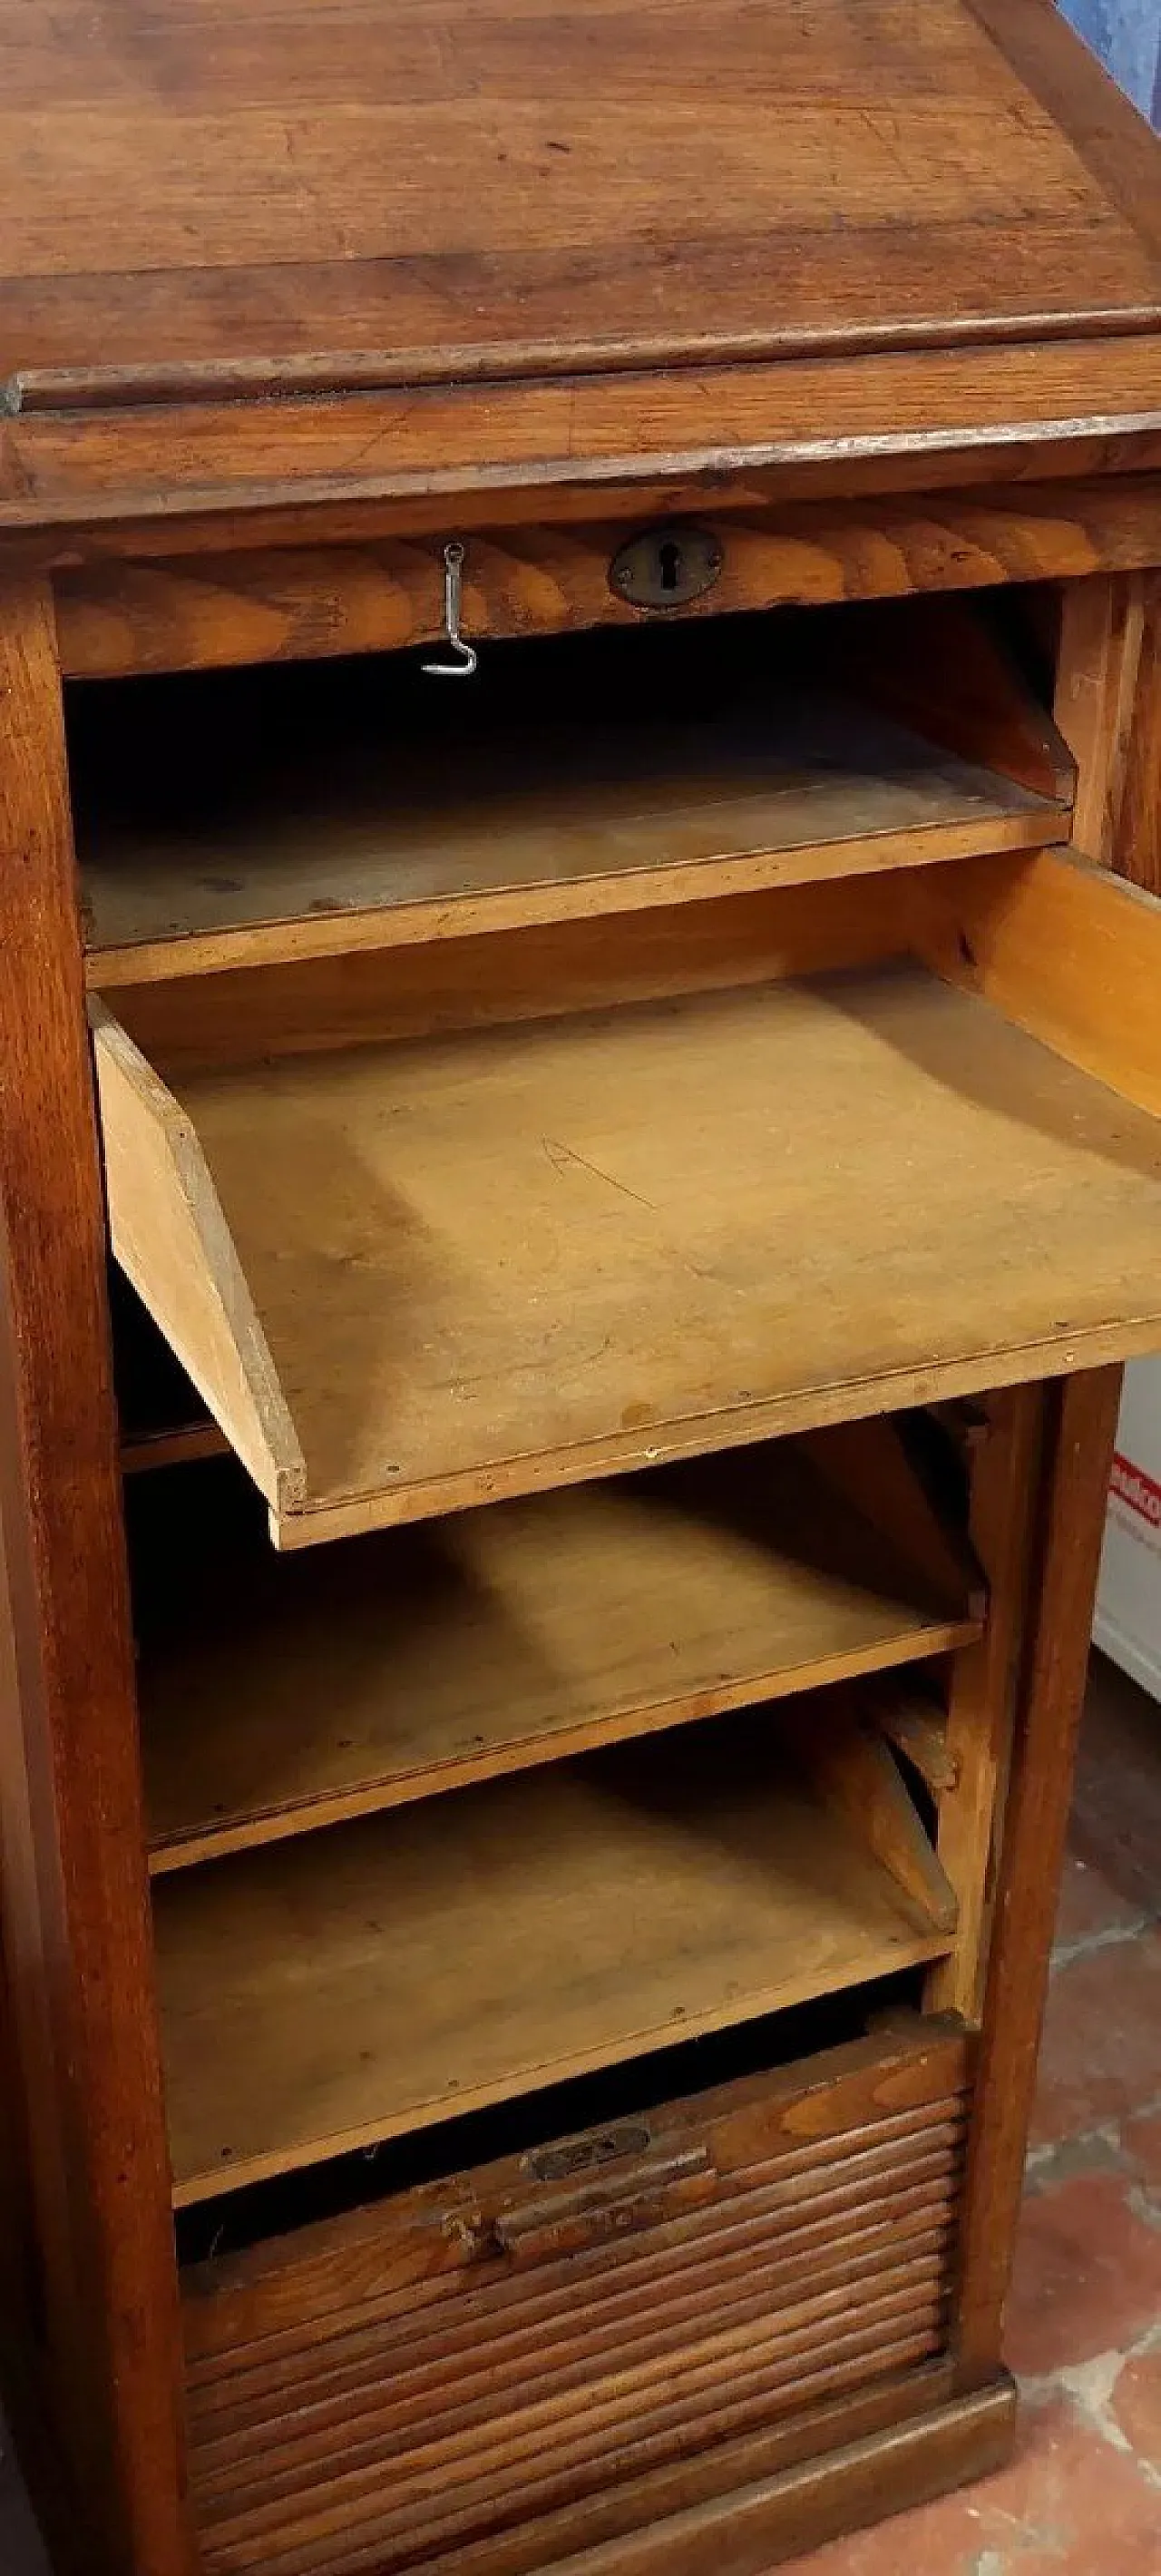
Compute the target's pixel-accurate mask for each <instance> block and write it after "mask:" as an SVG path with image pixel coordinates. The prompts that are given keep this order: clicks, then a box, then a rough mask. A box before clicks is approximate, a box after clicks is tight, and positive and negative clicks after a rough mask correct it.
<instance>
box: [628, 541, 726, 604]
mask: <svg viewBox="0 0 1161 2576" xmlns="http://www.w3.org/2000/svg"><path fill="white" fill-rule="evenodd" d="M724 561H725V554H724V550H723V547H722V545H721V541H720V539H719V538H717V537H715V536H714V534H713V531H712V529H710V528H695V527H691V526H688V525H687V524H686V522H685V520H683V519H675V520H673V521H672V522H669V523H667V524H666V525H665V526H663V527H659V528H643V529H642V530H641V533H640V535H639V536H636V537H630V538H629V539H628V541H627V543H626V544H625V545H623V546H619V547H618V548H617V552H616V554H615V555H614V557H613V560H612V563H611V564H610V566H609V586H610V588H611V589H612V590H615V591H616V593H617V597H618V599H627V600H628V601H629V603H630V605H631V606H632V607H633V608H663V609H664V608H688V606H689V603H690V601H691V599H700V598H701V596H702V594H703V592H704V591H707V590H712V589H713V586H714V583H715V581H716V580H717V578H718V575H719V573H720V572H721V569H722V565H723V563H724Z"/></svg>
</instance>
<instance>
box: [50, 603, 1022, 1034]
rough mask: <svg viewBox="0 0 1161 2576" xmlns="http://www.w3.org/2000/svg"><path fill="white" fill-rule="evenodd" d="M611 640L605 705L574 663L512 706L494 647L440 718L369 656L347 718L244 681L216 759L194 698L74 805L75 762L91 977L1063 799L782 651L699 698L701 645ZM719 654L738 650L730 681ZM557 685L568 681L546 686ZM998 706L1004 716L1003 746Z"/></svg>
mask: <svg viewBox="0 0 1161 2576" xmlns="http://www.w3.org/2000/svg"><path fill="white" fill-rule="evenodd" d="M626 641H628V643H630V644H634V643H635V644H636V646H637V648H638V652H639V653H642V652H643V653H644V655H645V657H646V658H645V663H644V667H643V669H642V670H641V671H640V672H639V674H638V676H637V679H636V680H635V679H634V666H633V665H632V664H631V663H629V662H626V663H625V665H624V668H623V673H622V681H623V698H624V704H623V706H622V708H621V710H620V713H619V717H618V716H612V717H611V716H610V714H609V711H608V707H607V704H602V703H598V704H597V705H595V706H594V708H593V709H592V710H591V712H590V711H589V710H588V708H587V706H586V700H585V691H586V689H591V688H592V686H593V683H592V680H591V677H590V678H589V679H587V680H586V679H585V678H584V676H583V675H584V671H585V667H586V666H585V665H584V664H583V663H582V664H581V665H579V666H578V667H577V678H578V683H579V697H578V704H577V706H576V708H575V710H574V711H572V712H571V715H565V716H562V715H561V714H560V712H559V710H558V709H557V708H556V707H555V706H553V705H552V704H551V702H550V703H549V704H548V705H547V706H546V705H544V704H543V703H537V700H538V699H542V697H543V692H544V687H545V682H544V679H543V678H539V679H538V678H537V677H536V675H530V678H531V682H532V688H533V701H532V703H531V705H530V706H527V707H525V706H524V704H523V702H522V693H521V692H520V691H519V689H518V688H517V687H516V685H515V684H514V683H508V682H506V681H505V678H504V671H505V668H506V667H507V665H506V661H505V657H504V656H503V655H501V656H500V657H499V665H498V667H499V677H497V676H496V666H495V665H490V666H489V668H488V670H487V671H486V672H485V674H484V678H483V682H482V684H481V688H482V694H481V696H480V699H479V702H478V705H477V700H476V697H475V695H474V694H473V699H472V702H471V704H470V705H465V701H464V700H463V699H462V698H460V699H457V700H456V701H455V702H454V706H453V703H452V701H451V700H450V699H448V698H446V697H445V698H437V697H436V696H435V694H434V692H433V691H432V690H431V688H430V684H429V683H426V682H422V681H421V682H420V683H419V684H418V685H419V690H420V694H419V696H418V698H416V697H415V695H414V692H415V689H416V681H415V678H414V675H413V674H412V673H410V672H407V671H405V672H404V675H403V677H402V679H400V677H399V676H398V674H397V673H396V672H395V671H393V670H390V669H389V668H388V667H387V666H382V665H379V666H370V668H371V671H372V675H373V685H372V681H371V680H370V679H369V678H368V672H367V668H366V667H364V668H363V669H362V670H360V671H357V672H356V674H355V676H354V678H353V679H351V680H348V681H347V683H346V694H347V696H348V698H350V699H351V700H352V701H353V706H354V713H353V714H348V715H344V713H343V710H342V701H341V700H340V701H339V702H338V704H337V705H336V704H334V703H333V693H332V698H330V699H328V700H327V702H326V705H324V706H321V707H317V708H316V709H314V710H313V711H312V710H304V711H303V715H302V719H301V723H300V724H299V725H297V726H296V724H295V721H294V703H293V701H291V703H290V705H289V707H287V706H285V705H284V704H283V702H282V701H280V700H279V699H278V698H277V697H270V698H269V706H268V708H267V713H266V716H265V718H264V717H263V713H262V710H263V708H266V707H267V695H268V693H269V692H270V690H271V688H272V687H273V688H275V689H276V688H277V686H278V675H274V678H273V681H272V679H271V675H269V674H262V675H260V676H259V679H258V682H257V686H258V689H259V692H260V694H259V698H258V701H257V711H256V715H255V720H254V725H253V726H245V725H243V723H242V722H241V719H240V716H239V714H238V712H237V711H236V710H231V708H230V706H229V703H228V701H227V702H226V703H225V704H224V707H223V715H224V720H225V730H226V733H227V740H228V745H229V751H230V765H229V768H228V770H227V769H226V768H224V766H223V754H222V752H221V750H220V749H219V748H218V746H217V744H216V743H215V740H214V722H213V713H212V705H211V706H210V707H204V706H203V704H202V701H201V699H200V698H199V697H197V696H195V697H194V698H192V699H190V700H189V701H188V702H187V703H188V707H189V719H188V724H187V726H186V729H185V731H184V733H183V732H182V730H181V728H180V726H176V725H175V724H174V719H173V716H172V714H171V715H170V716H169V718H168V726H169V727H170V728H172V729H173V742H172V748H171V753H170V757H169V759H168V760H162V759H159V760H158V763H157V768H156V770H155V771H153V772H151V770H150V768H149V765H148V760H146V765H145V768H144V780H143V778H142V761H141V758H140V750H139V744H140V736H139V734H138V736H137V742H138V756H137V757H136V758H135V760H134V762H133V763H132V764H131V765H130V764H128V763H124V762H123V763H120V764H115V765H114V774H113V777H112V779H111V781H109V780H105V781H103V782H102V780H101V774H100V771H98V778H97V782H96V785H95V789H94V792H93V794H92V795H90V796H86V794H85V793H84V786H85V781H84V776H83V774H82V779H81V790H80V792H79V794H78V840H79V852H80V859H81V876H82V891H83V899H84V908H85V914H86V922H87V939H88V946H89V950H90V957H89V969H88V971H89V977H90V982H91V983H92V984H93V985H94V986H96V987H97V988H99V989H101V990H113V989H116V988H117V987H119V986H124V985H135V984H141V983H144V982H150V981H155V980H164V979H168V978H170V977H174V976H183V975H188V974H193V973H199V974H200V973H205V972H213V971H215V970H221V969H226V968H231V967H236V966H239V965H249V964H255V963H259V962H264V961H265V962H270V961H277V960H283V961H290V960H294V959H301V958H306V957H312V956H313V957H318V956H333V955H341V954H343V953H345V952H347V951H350V950H354V949H359V948H368V947H370V948H374V947H383V946H387V947H389V946H394V945H400V944H402V945H406V944H409V943H413V942H416V941H421V942H426V941H428V940H430V939H433V938H434V939H439V938H448V937H459V936H462V935H464V934H465V933H468V932H472V931H476V930H483V929H490V930H510V929H513V928H516V927H519V926H521V925H523V924H527V923H530V922H551V921H560V920H568V919H578V918H585V917H591V916H594V915H598V914H602V913H616V912H621V911H632V910H636V909H639V908H641V907H643V906H663V905H668V904H672V903H675V902H683V901H688V900H691V899H696V898H699V897H700V898H707V897H711V896H718V895H723V894H729V893H741V892H744V891H746V890H748V889H755V888H760V887H768V886H772V885H778V884H794V883H801V882H806V881H809V880H811V879H814V878H818V877H829V876H843V875H851V874H859V873H863V872H867V871H873V870H876V869H883V868H892V867H898V866H900V865H905V864H912V865H916V866H918V865H924V864H930V863H932V862H937V861H941V860H953V859H957V858H966V857H970V856H973V855H976V854H982V853H985V852H989V851H994V850H997V849H1031V848H1036V847H1038V846H1042V845H1043V844H1045V843H1047V842H1049V841H1053V840H1059V839H1061V838H1062V837H1063V836H1064V835H1065V834H1066V833H1067V830H1068V828H1069V805H1068V800H1067V796H1066V794H1064V793H1061V794H1058V795H1048V794H1045V793H1043V792H1040V791H1039V790H1038V789H1037V788H1035V787H1033V786H1032V785H1029V784H1023V783H1020V781H1019V780H1018V778H1016V777H1010V776H1008V775H1007V774H1004V773H1003V761H1002V759H1001V760H999V761H998V762H997V765H996V766H995V767H990V766H985V765H984V763H983V761H982V760H981V759H979V758H975V757H971V756H965V755H964V752H963V750H962V749H956V750H953V749H949V748H946V747H945V746H944V745H943V744H942V743H941V741H940V738H939V732H938V722H939V709H938V706H934V707H933V708H932V710H930V712H931V717H932V721H931V724H930V729H929V730H925V729H924V727H923V725H922V724H920V725H918V726H917V725H915V724H913V723H910V722H907V721H902V722H900V721H898V720H897V718H896V716H895V715H894V714H893V713H892V712H890V711H882V710H877V709H875V708H874V707H873V706H870V705H868V704H867V703H865V700H864V701H863V702H860V698H859V696H858V695H857V694H855V695H852V694H850V693H848V692H847V691H846V690H844V689H843V688H841V687H839V688H836V687H835V686H834V685H833V684H830V685H827V684H825V683H819V682H817V681H816V682H814V683H813V684H811V683H809V682H803V680H802V679H798V680H794V679H793V678H790V679H788V678H787V675H786V673H785V671H784V669H783V667H782V664H783V660H784V658H785V652H784V648H783V647H777V646H775V647H773V648H772V646H771V644H770V643H769V641H765V640H763V639H762V638H760V637H755V636H753V635H752V636H751V640H750V644H749V647H748V649H749V651H750V653H751V655H752V658H753V660H754V662H755V663H756V664H757V665H759V666H760V667H762V671H763V676H762V678H761V681H756V680H755V679H754V678H752V677H750V676H749V674H748V673H747V671H746V669H745V668H744V667H742V668H740V669H739V671H738V686H737V690H736V693H735V694H733V695H731V694H730V693H729V692H728V691H727V692H726V693H724V694H723V689H722V682H721V680H720V679H717V680H716V681H715V677H714V674H713V672H712V670H711V671H709V672H707V673H706V674H705V696H706V700H707V702H708V704H707V705H702V706H701V707H700V709H699V707H698V706H697V704H696V703H686V701H687V700H688V698H689V689H690V682H689V677H688V670H687V669H686V668H685V667H684V666H683V663H682V661H681V658H680V652H681V648H682V647H685V646H689V647H690V648H691V649H692V651H693V653H694V654H697V653H698V652H699V650H700V651H702V652H703V653H704V644H703V642H702V639H701V638H699V637H698V636H697V635H691V634H690V632H689V630H688V629H687V630H685V632H684V633H682V632H678V633H676V634H668V635H664V636H660V637H659V636H658V635H657V634H655V633H651V634H649V635H648V636H647V637H636V638H629V639H624V638H622V639H619V642H620V649H621V650H622V652H623V651H624V649H625V645H626ZM674 647H676V648H678V659H677V661H676V662H675V663H674V664H673V678H674V687H675V693H676V696H677V698H678V700H679V702H680V703H679V704H678V706H677V707H676V708H675V709H674V710H673V711H672V712H667V711H666V710H665V707H664V703H663V697H664V692H663V690H662V691H661V692H660V693H659V690H658V683H657V679H656V676H652V677H651V656H652V655H653V654H655V653H656V652H657V650H658V648H660V651H661V655H662V657H663V658H662V663H661V668H662V670H664V669H665V667H666V661H665V657H666V655H667V652H670V651H671V650H672V648H674ZM780 654H781V657H782V658H780ZM738 657H739V647H738V646H737V645H736V644H735V646H734V648H733V662H732V663H731V665H730V668H731V670H732V669H733V668H734V666H735V665H736V664H737V663H738ZM520 667H521V668H525V667H526V666H524V665H523V664H521V665H520ZM549 668H551V665H550V666H549ZM328 676H329V675H328ZM247 677H249V675H247ZM235 685H237V683H235ZM243 685H244V683H243ZM286 685H287V682H286V679H285V678H283V680H282V686H283V687H284V688H285V686H286ZM570 685H571V683H570V680H569V678H568V677H567V675H566V674H563V673H562V676H561V682H560V687H561V695H562V697H564V698H566V699H567V696H568V691H569V688H570ZM601 685H602V697H603V698H604V699H605V700H607V698H608V696H609V694H610V691H609V688H608V686H607V684H601ZM211 686H212V687H214V688H216V689H217V690H219V691H220V690H221V688H222V686H223V682H222V681H221V680H219V681H218V682H217V683H213V684H211ZM638 690H640V693H641V694H640V702H639V703H638ZM424 693H426V694H424ZM493 694H494V696H495V699H496V704H495V706H493ZM659 694H660V697H661V701H662V702H661V703H660V704H658V703H656V702H657V700H658V697H659ZM163 704H164V702H163ZM169 704H170V706H171V707H172V700H170V701H169ZM241 704H242V706H244V705H245V704H246V701H245V699H243V700H242V701H241ZM328 707H329V708H330V715H329V720H328V713H327V708H328ZM629 707H631V708H633V709H634V710H635V714H634V721H633V722H631V723H630V722H626V721H625V720H624V716H625V709H626V708H629ZM280 710H281V714H280ZM906 712H907V709H906V705H905V706H904V715H905V716H906ZM922 712H923V713H925V714H926V713H927V712H928V711H927V710H923V711H922ZM1018 712H1019V710H1018V708H1017V709H1015V710H1014V711H1013V710H1009V708H1008V707H1007V705H1006V703H1004V704H1002V705H1001V707H1000V709H999V711H998V712H997V715H996V720H995V729H996V734H997V738H998V739H999V740H1000V741H1001V742H1002V743H1004V744H1005V745H1006V742H1007V736H1008V734H1010V733H1011V732H1012V731H1013V729H1014V725H1015V718H1016V714H1017V713H1018ZM165 721H166V720H165V719H164V718H163V723H164V722H165ZM255 734H257V740H255ZM985 738H986V737H985ZM162 739H163V744H164V743H165V742H168V741H169V731H168V730H165V731H163V737H162ZM105 757H106V758H107V757H108V755H107V754H106V755H105ZM1011 757H1012V758H1013V759H1014V760H1016V761H1017V765H1018V753H1017V752H1016V751H1015V750H1012V752H1011ZM199 763H200V764H201V766H204V767H205V769H206V772H207V776H206V781H205V783H204V784H203V783H202V781H201V780H200V777H199ZM175 782H179V783H178V784H176V785H175ZM102 788H103V792H102Z"/></svg>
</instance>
